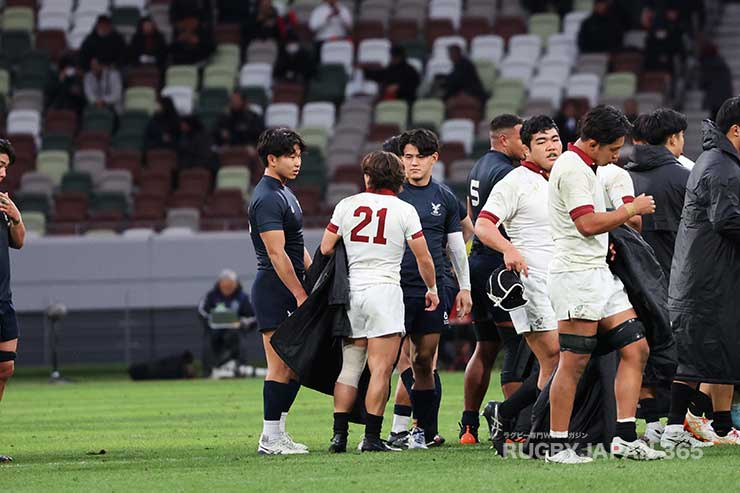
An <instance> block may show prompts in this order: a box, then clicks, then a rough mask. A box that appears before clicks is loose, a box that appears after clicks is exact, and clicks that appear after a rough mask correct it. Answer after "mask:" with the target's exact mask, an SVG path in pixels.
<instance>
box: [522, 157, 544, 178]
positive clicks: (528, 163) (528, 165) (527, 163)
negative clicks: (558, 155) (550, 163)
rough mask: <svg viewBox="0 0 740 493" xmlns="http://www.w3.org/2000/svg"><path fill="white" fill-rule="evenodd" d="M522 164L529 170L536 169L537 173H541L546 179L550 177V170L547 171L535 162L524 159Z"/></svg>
mask: <svg viewBox="0 0 740 493" xmlns="http://www.w3.org/2000/svg"><path fill="white" fill-rule="evenodd" d="M521 164H522V166H524V167H525V168H527V169H528V170H530V171H534V172H535V173H537V174H538V175H540V176H541V177H542V178H544V179H545V180H549V179H550V172H549V171H545V170H544V169H542V168H540V167H539V166H537V165H536V164H534V163H533V162H531V161H522V163H521Z"/></svg>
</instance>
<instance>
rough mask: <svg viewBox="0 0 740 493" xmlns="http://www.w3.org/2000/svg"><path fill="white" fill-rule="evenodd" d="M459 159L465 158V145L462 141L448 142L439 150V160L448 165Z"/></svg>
mask: <svg viewBox="0 0 740 493" xmlns="http://www.w3.org/2000/svg"><path fill="white" fill-rule="evenodd" d="M459 159H465V145H464V144H463V143H462V142H446V143H444V144H443V145H442V149H441V150H440V151H439V160H440V161H442V162H443V163H445V164H446V165H450V164H452V162H454V161H457V160H459Z"/></svg>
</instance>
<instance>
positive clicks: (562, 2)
mask: <svg viewBox="0 0 740 493" xmlns="http://www.w3.org/2000/svg"><path fill="white" fill-rule="evenodd" d="M521 4H522V6H523V7H524V8H525V9H527V10H528V11H529V12H530V13H532V14H537V13H540V12H548V11H551V10H554V11H555V12H557V13H558V15H560V16H564V15H565V14H567V13H568V12H570V11H571V10H573V0H522V1H521Z"/></svg>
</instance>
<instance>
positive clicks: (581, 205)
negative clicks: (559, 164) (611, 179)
mask: <svg viewBox="0 0 740 493" xmlns="http://www.w3.org/2000/svg"><path fill="white" fill-rule="evenodd" d="M586 172H588V173H591V171H590V170H588V168H586V167H585V166H584V167H583V170H577V169H574V170H572V171H571V172H569V173H566V174H565V175H563V176H562V178H561V179H560V184H559V185H560V186H559V189H560V195H561V197H562V199H563V203H564V204H565V207H566V209H567V210H568V213H569V214H570V218H571V219H572V220H573V221H575V220H576V219H578V218H579V217H581V216H585V215H586V214H590V213H592V212H594V210H595V204H594V197H593V191H592V189H591V187H592V184H591V180H589V177H588V175H586Z"/></svg>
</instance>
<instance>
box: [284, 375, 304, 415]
mask: <svg viewBox="0 0 740 493" xmlns="http://www.w3.org/2000/svg"><path fill="white" fill-rule="evenodd" d="M287 387H288V390H287V393H286V394H285V400H284V401H283V412H284V413H287V412H288V411H290V406H292V405H293V402H295V398H296V396H297V395H298V391H299V390H301V384H300V382H298V380H291V381H289V382H288V383H287Z"/></svg>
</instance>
